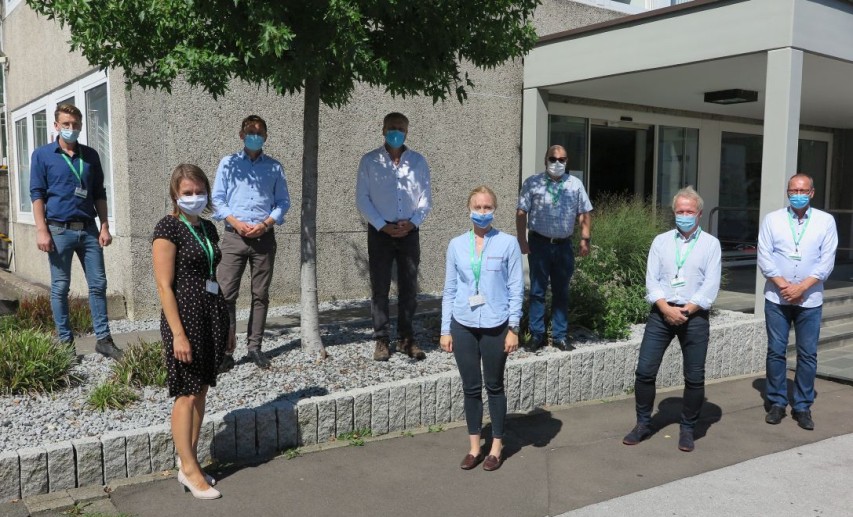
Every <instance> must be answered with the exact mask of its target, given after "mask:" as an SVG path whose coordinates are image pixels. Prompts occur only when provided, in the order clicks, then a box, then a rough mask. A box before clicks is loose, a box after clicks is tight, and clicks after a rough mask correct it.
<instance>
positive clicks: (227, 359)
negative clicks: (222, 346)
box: [208, 354, 234, 484]
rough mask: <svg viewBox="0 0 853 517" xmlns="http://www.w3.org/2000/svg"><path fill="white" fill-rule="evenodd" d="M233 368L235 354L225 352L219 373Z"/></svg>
mask: <svg viewBox="0 0 853 517" xmlns="http://www.w3.org/2000/svg"><path fill="white" fill-rule="evenodd" d="M232 368H234V356H233V355H231V354H225V356H224V357H223V358H222V362H221V363H219V368H218V370H217V372H218V373H225V372H230V371H231V369H232ZM208 484H209V483H208Z"/></svg>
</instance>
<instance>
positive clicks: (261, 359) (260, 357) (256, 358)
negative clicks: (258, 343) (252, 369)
mask: <svg viewBox="0 0 853 517" xmlns="http://www.w3.org/2000/svg"><path fill="white" fill-rule="evenodd" d="M246 357H248V358H249V360H250V361H252V362H253V363H255V366H257V367H258V368H261V369H263V370H266V369H267V368H269V367H270V360H269V359H267V356H265V355H264V353H263V352H261V351H260V350H249V353H248V354H246Z"/></svg>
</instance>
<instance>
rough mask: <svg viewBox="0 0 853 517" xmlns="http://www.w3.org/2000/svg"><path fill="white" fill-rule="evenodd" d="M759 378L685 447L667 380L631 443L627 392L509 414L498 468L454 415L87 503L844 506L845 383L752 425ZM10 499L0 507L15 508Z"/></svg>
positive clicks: (808, 509)
mask: <svg viewBox="0 0 853 517" xmlns="http://www.w3.org/2000/svg"><path fill="white" fill-rule="evenodd" d="M763 382H764V381H763V378H762V377H748V378H740V379H735V380H728V381H724V382H719V383H715V384H711V385H709V386H708V388H707V399H708V401H707V402H706V404H705V406H704V408H703V411H702V417H701V420H700V425H699V427H698V429H697V438H698V439H697V441H696V450H695V451H694V452H692V453H683V452H680V451H678V449H677V447H676V443H677V442H676V441H677V437H678V424H677V419H678V412H679V411H680V404H681V392H680V390H674V391H668V392H663V393H660V394H659V396H658V407H659V409H660V411H659V413H658V414H657V416H656V417H655V422H656V425H658V426H659V427H660V428H661V430H660V431H658V432H657V433H656V434H655V435H654V436H652V437H651V438H650V439H649V440H648V441H646V442H643V443H642V444H640V445H637V446H634V447H626V446H624V445H622V444H621V438H622V436H623V435H624V434H625V432H627V431H628V430H629V428H630V427H631V425H632V423H633V398H630V397H628V398H621V399H618V400H610V401H601V402H596V403H591V404H589V403H588V404H581V405H577V406H572V407H562V408H556V409H554V410H552V411H550V412H547V411H546V412H541V413H538V414H535V415H530V416H524V417H520V418H515V419H513V420H512V421H511V422H510V423H509V424H508V426H507V427H508V429H507V436H506V442H507V443H506V448H505V453H506V456H507V460H506V463H505V464H504V466H503V467H502V468H501V469H500V470H498V471H496V472H491V473H490V472H484V471H483V470H482V469H479V468H478V469H476V470H473V471H470V472H465V471H462V470H460V469H459V468H458V463H459V461H460V460H461V459H462V456H464V454H465V452H466V449H467V446H466V443H467V437H466V434H467V433H466V431H465V429H464V427H460V426H457V427H453V428H450V429H447V430H444V431H443V432H433V433H429V432H422V433H416V434H415V435H414V436H411V437H409V436H399V437H392V438H391V439H375V440H368V442H367V443H366V444H365V445H364V446H363V447H352V446H341V447H331V448H328V447H327V450H320V451H318V452H311V453H307V452H306V453H304V454H303V455H302V456H300V457H297V458H295V459H291V460H287V459H285V458H283V457H279V458H276V459H273V460H270V461H267V462H265V463H261V464H258V465H250V466H242V467H232V468H228V469H225V470H221V471H217V472H212V474H214V475H215V476H216V477H217V478H218V479H219V480H220V483H219V485H218V488H220V489H221V491H222V493H223V494H224V497H223V498H222V499H219V500H217V501H207V502H205V501H198V500H195V499H193V498H192V497H191V496H190V495H189V494H184V493H183V491H182V490H181V487H180V486H179V485H178V483H177V482H176V481H175V479H174V477H171V476H170V477H163V476H161V475H155V476H148V477H145V478H144V481H147V482H143V483H137V484H127V485H121V486H118V487H116V488H115V489H114V491H113V492H112V493H111V494H110V498H109V499H104V500H100V501H96V503H95V505H96V506H92V507H91V508H90V511H92V510H95V509H97V510H99V511H111V512H123V513H125V514H130V515H137V516H140V517H145V516H164V515H180V516H182V517H190V516H196V515H197V516H204V517H216V516H223V517H234V516H235V515H257V516H267V515H269V516H273V515H294V516H312V517H315V516H317V517H319V516H340V515H347V516H351V517H356V516H362V515H364V516H396V515H401V514H405V515H407V517H417V516H429V517H435V516H437V515H447V516H456V515H464V516H479V515H483V516H490V517H501V516H513V517H517V516H530V517H542V516H548V515H559V514H563V513H564V512H571V511H575V510H579V513H577V515H607V516H612V515H620V516H621V515H638V516H640V515H642V516H645V515H648V516H659V515H684V516H706V515H707V516H711V515H714V516H717V515H726V514H729V515H739V516H740V515H747V516H748V515H780V516H787V515H822V516H835V515H838V516H842V515H849V511H848V510H849V508H850V507H851V506H853V495H851V491H850V490H849V482H848V481H849V479H850V476H851V474H853V466H851V465H853V434H851V433H853V418H850V411H851V409H850V408H851V407H853V387H851V386H849V385H846V384H837V383H834V382H830V381H825V380H818V382H817V390H818V393H819V396H818V399H817V401H816V403H815V405H814V407H813V410H814V417H815V421H816V424H817V429H816V430H815V431H811V432H809V431H804V430H802V429H800V428H799V427H797V425H796V423H795V422H793V421H792V420H791V419H790V418H785V419H784V420H783V421H782V423H781V424H780V425H776V426H770V425H767V424H765V423H764V408H763V401H762V399H761V390H762V389H763ZM152 480H153V481H152ZM9 508H11V507H10V506H9V505H5V509H6V510H7V514H8V515H17V514H15V513H11V512H12V511H13V510H9ZM16 508H17V509H18V510H21V505H19V506H18V507H16ZM3 510H4V507H3V506H0V514H2V513H3ZM24 510H25V509H24ZM19 514H20V515H26V513H25V512H24V513H21V512H19ZM44 515H59V514H49V513H48V514H44ZM568 515H574V514H573V513H569V514H568Z"/></svg>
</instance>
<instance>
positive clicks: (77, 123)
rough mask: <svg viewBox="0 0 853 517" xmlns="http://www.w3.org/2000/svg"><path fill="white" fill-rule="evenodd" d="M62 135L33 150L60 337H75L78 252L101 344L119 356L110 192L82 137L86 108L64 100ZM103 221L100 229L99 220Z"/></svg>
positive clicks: (35, 193)
mask: <svg viewBox="0 0 853 517" xmlns="http://www.w3.org/2000/svg"><path fill="white" fill-rule="evenodd" d="M53 126H54V129H55V130H56V131H57V132H58V133H59V136H58V137H57V139H56V141H55V142H53V143H50V144H47V145H44V146H41V147H39V148H38V149H36V150H35V151H33V155H32V161H31V164H30V198H31V199H32V202H33V216H34V218H35V223H36V233H37V237H36V244H37V245H38V249H40V250H41V251H44V252H45V253H47V256H48V260H49V261H50V307H51V309H52V311H53V321H54V323H55V324H56V332H57V334H58V335H59V340H60V341H62V342H65V343H73V342H74V333H73V331H72V330H71V324H70V322H69V321H68V290H69V287H70V285H71V261H72V260H73V258H74V255H75V254H76V255H77V257H78V258H79V259H80V264H81V265H82V266H83V271H84V272H85V274H86V282H87V283H88V286H89V308H90V310H91V311H92V323H93V326H94V327H95V336H96V337H97V345H96V347H95V349H96V350H97V351H98V352H99V353H101V354H103V355H105V356H107V357H112V358H113V359H119V358H120V357H121V354H122V352H121V350H119V349H118V348H117V347H116V346H115V344H114V343H113V339H112V337H111V336H110V327H109V321H108V319H107V276H106V272H105V270H104V251H103V248H104V247H105V246H109V245H110V243H112V240H113V238H112V236H111V235H110V226H109V222H108V221H107V192H106V189H104V171H103V169H102V168H101V158H100V157H99V156H98V152H97V151H95V150H94V149H92V148H91V147H87V146H85V145H83V144H80V143H78V142H77V137H78V136H79V135H80V129H81V128H82V127H83V114H82V113H80V110H79V109H77V107H76V106H73V105H71V104H61V105H59V106H57V108H56V112H55V113H54V123H53ZM95 217H97V218H98V220H99V221H100V229H99V228H98V227H97V226H96V224H95Z"/></svg>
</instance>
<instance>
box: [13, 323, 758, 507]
mask: <svg viewBox="0 0 853 517" xmlns="http://www.w3.org/2000/svg"><path fill="white" fill-rule="evenodd" d="M766 342H767V341H766V334H765V330H764V323H763V321H761V320H757V319H753V318H751V317H748V316H746V317H744V318H741V319H737V320H734V321H732V320H727V323H722V324H715V323H714V322H713V320H712V322H711V342H710V343H709V348H708V358H707V362H706V377H707V379H708V380H712V379H723V378H727V377H733V376H737V375H745V374H752V373H757V372H761V371H763V369H764V359H765V351H766ZM639 348H640V340H639V339H638V340H633V341H627V342H623V343H611V344H606V345H596V346H590V347H582V348H579V349H577V350H575V351H573V352H560V353H552V354H547V355H545V356H539V357H531V358H526V359H520V360H517V361H510V362H509V363H508V365H507V371H506V392H507V404H508V409H509V411H510V413H515V414H525V413H528V412H530V411H532V410H534V409H537V408H547V407H554V406H561V405H568V404H574V403H577V402H583V401H588V400H600V399H606V398H609V397H615V396H620V395H623V394H625V393H629V390H631V389H633V386H634V368H635V367H636V364H637V355H638V353H639ZM682 382H683V369H682V364H681V352H680V349H679V348H678V347H677V346H670V347H669V349H668V350H667V352H666V354H665V355H664V359H663V363H662V364H661V368H660V372H659V374H658V382H657V385H658V387H659V388H664V387H671V386H679V385H681V384H682ZM484 397H485V395H484ZM484 411H485V416H486V417H488V404H486V405H485V406H484ZM632 418H633V415H627V414H626V415H625V419H626V421H630V420H631V419H632ZM464 420H465V416H464V411H463V394H462V383H461V381H460V378H459V374H458V372H455V371H452V372H445V373H441V374H437V375H431V376H428V377H422V378H416V379H407V380H403V381H395V382H391V383H385V384H379V385H376V386H370V387H366V388H360V389H355V390H350V391H345V392H341V393H335V394H332V395H327V396H322V397H313V398H307V399H302V400H300V401H299V402H298V403H296V404H293V403H292V402H289V401H277V402H272V403H269V404H265V405H263V406H260V407H256V408H241V409H237V410H235V411H231V412H228V413H218V414H213V415H208V417H207V418H206V419H205V422H204V426H203V428H202V433H201V437H200V445H199V456H200V457H199V460H200V461H201V462H202V463H204V464H206V463H208V462H210V461H235V460H236V461H251V460H253V459H259V458H269V457H271V456H273V455H275V454H276V453H278V452H279V451H284V450H287V449H291V448H294V447H306V446H312V445H317V444H323V443H327V442H330V441H334V440H335V439H336V437H338V436H340V435H342V434H344V433H347V432H351V431H354V430H364V429H370V430H371V431H372V434H373V435H374V436H376V435H384V434H391V433H399V432H402V431H406V430H416V429H418V428H423V427H428V426H430V425H436V424H447V423H453V422H463V421H464ZM510 425H511V424H510ZM174 462H175V453H174V445H173V443H172V440H171V433H170V431H169V426H168V425H167V424H164V425H159V426H154V427H148V428H144V429H137V430H131V431H123V432H119V433H108V434H104V435H103V436H101V437H100V438H83V439H79V440H71V441H67V442H60V443H56V444H48V445H44V446H41V447H34V448H27V449H20V450H18V451H13V452H5V453H0V502H4V501H7V500H9V499H16V498H19V497H29V496H33V495H38V494H44V493H48V492H57V491H62V490H65V489H69V488H75V487H84V486H92V485H104V484H105V485H110V484H115V483H117V482H120V480H122V479H124V478H128V477H133V476H139V475H143V474H148V473H152V472H160V471H163V470H169V469H172V468H173V467H174Z"/></svg>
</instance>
